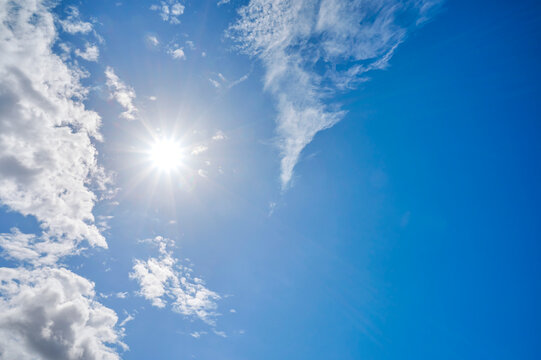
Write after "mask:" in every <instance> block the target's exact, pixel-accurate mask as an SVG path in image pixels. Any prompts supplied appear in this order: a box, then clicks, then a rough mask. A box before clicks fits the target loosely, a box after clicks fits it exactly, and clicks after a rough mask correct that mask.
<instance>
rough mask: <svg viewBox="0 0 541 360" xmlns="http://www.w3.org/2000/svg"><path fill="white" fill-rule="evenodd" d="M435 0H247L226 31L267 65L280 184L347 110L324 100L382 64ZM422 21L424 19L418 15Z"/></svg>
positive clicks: (286, 184) (354, 83) (361, 79)
mask: <svg viewBox="0 0 541 360" xmlns="http://www.w3.org/2000/svg"><path fill="white" fill-rule="evenodd" d="M438 3H439V1H435V0H411V1H398V0H368V1H361V0H350V1H340V0H320V1H311V0H251V1H250V2H249V4H248V5H246V6H244V7H242V8H241V9H240V10H239V19H238V21H237V22H236V23H235V24H233V25H232V26H231V27H230V29H229V36H231V37H232V38H233V39H235V40H236V41H237V42H238V43H239V48H240V50H241V51H243V52H245V53H247V54H249V55H250V56H253V57H256V58H258V59H259V60H260V61H261V62H262V64H263V66H264V68H265V71H266V73H265V79H264V84H265V85H264V86H265V89H266V90H268V91H270V92H271V93H273V94H274V96H275V97H276V99H277V104H278V105H277V108H278V116H277V119H276V122H277V134H278V146H279V148H280V150H281V157H282V159H281V175H280V178H281V184H282V188H283V189H285V188H287V186H288V185H289V184H290V182H291V179H292V176H293V169H294V167H295V165H296V163H297V162H298V160H299V156H300V154H301V152H302V150H303V149H304V148H305V147H306V145H308V144H309V143H310V142H311V141H312V139H313V137H314V136H315V135H316V134H317V133H318V132H319V131H321V130H324V129H327V128H330V127H332V126H333V125H334V124H336V123H337V122H338V121H340V120H341V119H342V118H343V117H344V115H345V112H344V111H342V110H340V108H339V106H337V105H336V104H332V103H331V104H329V98H330V97H331V96H332V95H333V94H334V93H336V91H342V90H347V89H351V88H354V87H355V86H356V85H357V84H359V83H360V82H362V81H365V80H366V77H365V76H364V74H365V73H366V72H368V71H371V70H376V69H384V68H385V67H386V66H387V65H388V63H389V60H390V58H391V57H392V54H393V52H394V51H395V49H396V47H397V46H398V45H399V44H400V43H401V42H402V41H404V39H405V37H406V34H407V32H408V31H409V30H410V29H412V28H413V27H415V26H416V25H417V24H419V23H420V21H421V19H426V18H428V17H430V15H431V13H432V10H433V9H434V8H435V7H436V6H437V5H438ZM421 22H422V21H421Z"/></svg>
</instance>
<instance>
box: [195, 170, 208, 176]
mask: <svg viewBox="0 0 541 360" xmlns="http://www.w3.org/2000/svg"><path fill="white" fill-rule="evenodd" d="M197 174H199V176H201V177H202V178H207V177H208V171H207V170H203V169H199V170H197Z"/></svg>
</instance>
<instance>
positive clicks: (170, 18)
mask: <svg viewBox="0 0 541 360" xmlns="http://www.w3.org/2000/svg"><path fill="white" fill-rule="evenodd" d="M150 10H153V11H157V12H158V13H159V14H160V16H161V18H162V20H163V21H166V22H169V23H171V24H180V20H179V19H178V18H179V16H180V15H182V14H184V5H182V4H181V3H180V2H178V1H175V0H169V1H161V2H160V4H153V5H151V6H150Z"/></svg>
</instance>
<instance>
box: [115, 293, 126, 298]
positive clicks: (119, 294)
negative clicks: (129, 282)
mask: <svg viewBox="0 0 541 360" xmlns="http://www.w3.org/2000/svg"><path fill="white" fill-rule="evenodd" d="M115 296H116V297H117V298H119V299H125V298H126V297H128V293H127V292H126V291H124V292H117V293H116V294H115Z"/></svg>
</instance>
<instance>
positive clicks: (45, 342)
mask: <svg viewBox="0 0 541 360" xmlns="http://www.w3.org/2000/svg"><path fill="white" fill-rule="evenodd" d="M0 295H1V296H0V334H1V335H0V358H2V359H6V360H15V359H50V360H58V359H74V360H75V359H100V360H114V359H119V356H118V354H117V351H116V350H115V348H116V347H117V346H121V347H124V348H125V345H124V344H123V343H122V342H121V340H120V339H121V335H122V332H121V331H118V330H117V329H116V328H115V325H116V323H117V321H118V318H117V316H116V314H115V313H114V312H113V311H112V310H110V309H108V308H106V307H104V306H103V305H101V304H100V303H98V302H96V301H95V299H94V297H95V294H94V284H93V283H91V282H90V281H88V280H86V279H85V278H82V277H80V276H78V275H76V274H74V273H72V272H71V271H69V270H66V269H58V268H39V269H37V270H27V269H23V268H14V269H7V268H0Z"/></svg>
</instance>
